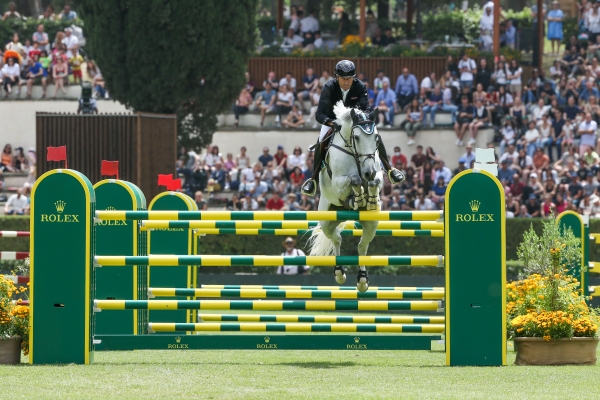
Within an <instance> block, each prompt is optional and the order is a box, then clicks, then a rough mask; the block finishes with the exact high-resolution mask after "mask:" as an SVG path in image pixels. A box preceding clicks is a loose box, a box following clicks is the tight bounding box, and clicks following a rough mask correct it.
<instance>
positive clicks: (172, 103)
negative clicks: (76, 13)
mask: <svg viewBox="0 0 600 400" xmlns="http://www.w3.org/2000/svg"><path fill="white" fill-rule="evenodd" d="M257 3H258V0H243V1H223V0H202V1H198V0H125V1H124V0H102V1H97V0H83V1H82V4H81V7H80V10H81V16H82V18H83V20H84V22H85V27H86V29H85V32H86V37H87V39H88V46H89V47H86V49H89V50H90V52H91V53H92V56H93V57H94V59H95V60H96V62H97V63H98V66H99V68H100V70H101V71H102V75H103V76H104V79H105V80H106V84H107V86H108V88H109V90H110V93H111V96H112V97H113V98H114V99H115V100H118V101H119V102H121V103H123V104H124V105H126V106H128V107H131V108H132V109H133V110H135V111H145V112H155V113H175V114H177V116H178V122H179V132H178V133H179V138H180V144H181V145H183V146H186V147H188V148H192V149H196V150H199V149H201V148H202V147H204V146H206V145H208V144H210V142H211V140H212V134H213V132H214V131H215V129H216V122H217V115H218V114H219V113H221V112H223V111H225V110H227V109H228V108H229V107H231V104H232V101H233V100H234V99H235V98H236V96H237V95H238V94H239V91H240V89H241V88H242V87H243V86H244V82H245V78H244V73H245V71H246V64H247V62H248V58H249V57H250V55H251V54H252V52H253V51H254V49H255V40H256V38H255V35H256V23H255V18H256V10H257Z"/></svg>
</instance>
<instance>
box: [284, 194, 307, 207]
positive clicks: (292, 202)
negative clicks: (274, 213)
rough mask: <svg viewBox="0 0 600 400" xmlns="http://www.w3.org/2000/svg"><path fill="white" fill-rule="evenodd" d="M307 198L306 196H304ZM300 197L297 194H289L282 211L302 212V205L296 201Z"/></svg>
mask: <svg viewBox="0 0 600 400" xmlns="http://www.w3.org/2000/svg"><path fill="white" fill-rule="evenodd" d="M304 196H306V195H304ZM297 198H298V197H297V196H296V194H295V193H289V194H288V195H287V198H286V200H285V204H284V205H283V208H282V210H284V211H302V208H301V207H300V204H298V202H297V201H296V199H297Z"/></svg>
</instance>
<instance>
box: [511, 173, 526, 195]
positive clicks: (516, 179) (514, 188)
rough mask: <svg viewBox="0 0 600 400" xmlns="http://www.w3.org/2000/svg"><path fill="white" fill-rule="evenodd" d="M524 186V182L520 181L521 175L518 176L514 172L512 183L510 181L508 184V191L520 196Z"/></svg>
mask: <svg viewBox="0 0 600 400" xmlns="http://www.w3.org/2000/svg"><path fill="white" fill-rule="evenodd" d="M524 187H525V184H524V183H523V182H522V181H521V177H520V176H519V174H514V175H513V183H512V185H510V192H511V193H512V195H513V196H514V197H519V196H521V193H523V188H524Z"/></svg>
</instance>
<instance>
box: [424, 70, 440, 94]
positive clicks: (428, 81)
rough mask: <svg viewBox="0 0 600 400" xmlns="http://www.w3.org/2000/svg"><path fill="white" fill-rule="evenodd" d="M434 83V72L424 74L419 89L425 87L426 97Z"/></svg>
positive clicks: (435, 81) (435, 80)
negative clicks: (427, 74)
mask: <svg viewBox="0 0 600 400" xmlns="http://www.w3.org/2000/svg"><path fill="white" fill-rule="evenodd" d="M436 85H437V79H435V72H432V73H431V74H429V76H426V77H425V78H423V80H422V81H421V89H425V92H427V97H429V94H430V93H431V92H433V88H434V87H435V86H436Z"/></svg>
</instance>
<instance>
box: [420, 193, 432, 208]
mask: <svg viewBox="0 0 600 400" xmlns="http://www.w3.org/2000/svg"><path fill="white" fill-rule="evenodd" d="M415 209H416V210H422V211H426V210H435V203H434V202H433V201H431V199H430V198H429V197H425V194H423V193H419V196H418V197H417V198H416V199H415Z"/></svg>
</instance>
